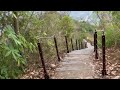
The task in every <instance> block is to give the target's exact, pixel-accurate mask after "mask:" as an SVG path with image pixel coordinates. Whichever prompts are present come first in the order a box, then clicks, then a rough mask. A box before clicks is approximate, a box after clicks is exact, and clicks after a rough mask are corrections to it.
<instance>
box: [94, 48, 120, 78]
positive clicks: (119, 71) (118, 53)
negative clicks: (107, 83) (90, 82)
mask: <svg viewBox="0 0 120 90" xmlns="http://www.w3.org/2000/svg"><path fill="white" fill-rule="evenodd" d="M101 52H102V51H101V50H99V56H101V55H102V53H101ZM94 64H95V68H96V70H95V73H96V74H97V76H98V77H97V78H102V75H101V70H102V58H100V57H99V59H98V60H95V59H94ZM106 70H107V75H106V77H105V79H120V49H119V48H114V47H113V48H109V49H106Z"/></svg>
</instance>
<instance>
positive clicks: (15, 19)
mask: <svg viewBox="0 0 120 90" xmlns="http://www.w3.org/2000/svg"><path fill="white" fill-rule="evenodd" d="M13 13H14V14H15V16H16V17H13V26H14V31H15V33H16V34H17V35H18V34H19V22H18V12H17V11H13Z"/></svg>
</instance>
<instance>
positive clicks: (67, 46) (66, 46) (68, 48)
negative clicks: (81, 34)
mask: <svg viewBox="0 0 120 90" xmlns="http://www.w3.org/2000/svg"><path fill="white" fill-rule="evenodd" d="M65 41H66V48H67V53H69V48H68V41H67V36H65Z"/></svg>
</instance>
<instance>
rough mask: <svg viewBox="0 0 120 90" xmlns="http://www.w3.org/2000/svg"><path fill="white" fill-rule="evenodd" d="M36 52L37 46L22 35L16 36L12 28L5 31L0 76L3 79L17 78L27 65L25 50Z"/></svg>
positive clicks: (2, 41)
mask: <svg viewBox="0 0 120 90" xmlns="http://www.w3.org/2000/svg"><path fill="white" fill-rule="evenodd" d="M25 48H26V49H30V50H31V51H33V50H34V48H35V46H34V45H33V44H32V43H29V42H27V41H26V40H25V38H24V37H23V36H22V35H18V36H17V35H16V34H15V32H14V31H13V29H12V27H11V26H7V27H6V28H5V29H4V33H3V36H2V38H1V45H0V58H1V59H0V71H1V73H0V76H1V78H15V77H16V76H17V75H18V74H19V72H22V69H21V68H23V65H25V64H26V56H25V54H24V52H23V51H24V50H25ZM22 53H23V54H22Z"/></svg>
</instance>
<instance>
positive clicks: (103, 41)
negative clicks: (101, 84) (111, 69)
mask: <svg viewBox="0 0 120 90" xmlns="http://www.w3.org/2000/svg"><path fill="white" fill-rule="evenodd" d="M102 57H103V70H102V75H103V76H105V75H107V73H106V59H105V35H104V32H103V35H102Z"/></svg>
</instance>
